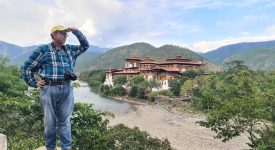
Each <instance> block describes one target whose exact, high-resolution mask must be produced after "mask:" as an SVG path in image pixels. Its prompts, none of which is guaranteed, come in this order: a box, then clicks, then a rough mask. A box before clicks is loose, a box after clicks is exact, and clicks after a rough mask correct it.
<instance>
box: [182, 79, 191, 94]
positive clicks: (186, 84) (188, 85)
mask: <svg viewBox="0 0 275 150" xmlns="http://www.w3.org/2000/svg"><path fill="white" fill-rule="evenodd" d="M193 86H194V83H193V81H192V80H187V81H185V82H184V84H183V85H182V86H181V90H180V95H181V96H187V97H190V96H192V93H191V92H192V90H193Z"/></svg>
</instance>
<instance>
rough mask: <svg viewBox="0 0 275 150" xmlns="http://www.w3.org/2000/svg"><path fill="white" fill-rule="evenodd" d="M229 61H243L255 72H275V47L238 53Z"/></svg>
mask: <svg viewBox="0 0 275 150" xmlns="http://www.w3.org/2000/svg"><path fill="white" fill-rule="evenodd" d="M227 60H242V61H244V62H245V64H246V65H247V66H249V67H250V68H252V69H254V70H275V47H274V48H265V49H254V50H250V51H245V52H241V53H237V54H235V55H233V56H231V57H230V58H228V59H227Z"/></svg>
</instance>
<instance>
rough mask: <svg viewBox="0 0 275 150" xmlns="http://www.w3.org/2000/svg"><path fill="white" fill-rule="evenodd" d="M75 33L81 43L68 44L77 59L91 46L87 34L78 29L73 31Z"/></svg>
mask: <svg viewBox="0 0 275 150" xmlns="http://www.w3.org/2000/svg"><path fill="white" fill-rule="evenodd" d="M73 34H74V35H75V36H76V37H77V39H78V41H79V42H80V45H68V47H69V49H70V50H71V52H72V54H73V57H74V59H76V58H77V57H78V56H79V55H81V54H82V53H84V52H85V51H86V50H87V49H88V48H89V46H90V45H89V42H88V40H87V38H86V37H85V35H83V34H82V32H81V31H79V30H77V31H75V32H73Z"/></svg>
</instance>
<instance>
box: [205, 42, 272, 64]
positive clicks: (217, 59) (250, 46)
mask: <svg viewBox="0 0 275 150" xmlns="http://www.w3.org/2000/svg"><path fill="white" fill-rule="evenodd" d="M272 47H275V41H266V42H245V43H238V44H231V45H227V46H223V47H220V48H218V49H216V50H213V51H210V52H207V53H203V54H201V55H202V56H203V57H205V58H207V59H208V60H211V61H212V62H214V63H215V64H218V65H222V64H223V63H224V62H225V61H226V60H229V59H230V58H231V57H233V55H238V54H239V53H243V52H247V54H248V53H249V52H250V51H253V50H255V49H269V48H272ZM250 56H251V55H250ZM251 59H252V58H251Z"/></svg>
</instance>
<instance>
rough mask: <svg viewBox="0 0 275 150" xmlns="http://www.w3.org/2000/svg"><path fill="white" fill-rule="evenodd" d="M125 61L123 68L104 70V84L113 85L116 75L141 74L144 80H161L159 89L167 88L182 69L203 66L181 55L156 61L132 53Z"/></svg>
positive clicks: (132, 75)
mask: <svg viewBox="0 0 275 150" xmlns="http://www.w3.org/2000/svg"><path fill="white" fill-rule="evenodd" d="M125 61H126V62H125V67H124V68H121V69H109V70H107V71H106V79H105V82H104V84H105V85H113V79H115V78H116V77H118V76H126V78H127V80H130V79H131V78H133V77H135V76H142V77H144V78H145V79H146V80H150V79H156V80H159V81H160V82H161V88H160V89H159V90H167V89H168V88H169V86H168V81H169V80H172V79H175V78H180V77H181V76H182V72H184V71H187V70H198V69H201V68H202V67H203V66H204V64H203V63H201V62H195V61H192V60H190V59H185V58H182V57H181V56H176V58H171V59H167V60H166V61H163V62H157V61H155V60H154V59H152V58H150V57H146V58H144V59H140V58H139V57H138V56H136V55H133V56H132V57H131V58H128V59H125Z"/></svg>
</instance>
